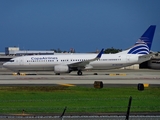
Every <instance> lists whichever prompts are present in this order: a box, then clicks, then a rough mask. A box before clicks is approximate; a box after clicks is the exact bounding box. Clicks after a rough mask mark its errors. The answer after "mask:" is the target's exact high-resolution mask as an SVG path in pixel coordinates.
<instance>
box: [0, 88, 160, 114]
mask: <svg viewBox="0 0 160 120" xmlns="http://www.w3.org/2000/svg"><path fill="white" fill-rule="evenodd" d="M130 96H132V105H131V112H160V102H159V101H160V88H159V87H148V88H145V90H143V91H138V90H137V87H106V88H102V89H95V88H91V87H78V86H74V87H67V86H36V87H33V86H31V87H28V86H23V87H0V113H10V114H11V113H17V114H18V113H22V110H25V112H26V113H61V112H62V111H63V109H64V107H65V106H67V111H66V112H74V113H82V112H87V113H95V112H96V113H104V112H126V110H127V105H128V101H129V97H130Z"/></svg>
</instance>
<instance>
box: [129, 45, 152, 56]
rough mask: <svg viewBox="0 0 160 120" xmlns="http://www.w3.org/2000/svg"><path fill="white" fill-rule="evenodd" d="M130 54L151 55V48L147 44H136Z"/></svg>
mask: <svg viewBox="0 0 160 120" xmlns="http://www.w3.org/2000/svg"><path fill="white" fill-rule="evenodd" d="M128 54H149V48H148V46H147V45H146V44H136V45H135V46H133V47H132V48H131V49H130V50H129V52H128Z"/></svg>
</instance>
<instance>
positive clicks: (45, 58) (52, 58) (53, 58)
mask: <svg viewBox="0 0 160 120" xmlns="http://www.w3.org/2000/svg"><path fill="white" fill-rule="evenodd" d="M55 59H58V58H57V57H31V60H55Z"/></svg>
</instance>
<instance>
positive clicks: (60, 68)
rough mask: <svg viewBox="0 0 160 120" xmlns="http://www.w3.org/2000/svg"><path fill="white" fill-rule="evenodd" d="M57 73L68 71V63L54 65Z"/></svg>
mask: <svg viewBox="0 0 160 120" xmlns="http://www.w3.org/2000/svg"><path fill="white" fill-rule="evenodd" d="M54 72H55V73H68V72H69V67H68V66H67V65H56V66H54Z"/></svg>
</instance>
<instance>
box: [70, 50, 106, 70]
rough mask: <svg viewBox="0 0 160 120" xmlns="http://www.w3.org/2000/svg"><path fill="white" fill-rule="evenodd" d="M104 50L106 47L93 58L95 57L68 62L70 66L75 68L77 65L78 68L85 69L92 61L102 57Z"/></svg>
mask: <svg viewBox="0 0 160 120" xmlns="http://www.w3.org/2000/svg"><path fill="white" fill-rule="evenodd" d="M103 50H104V49H102V50H101V51H100V52H99V54H98V55H97V56H96V57H95V58H93V59H89V60H84V61H81V62H76V63H71V64H68V66H69V67H71V68H75V67H76V68H81V69H84V68H86V66H87V65H88V64H89V63H90V62H92V61H95V60H98V59H100V58H101V56H102V54H103Z"/></svg>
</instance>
